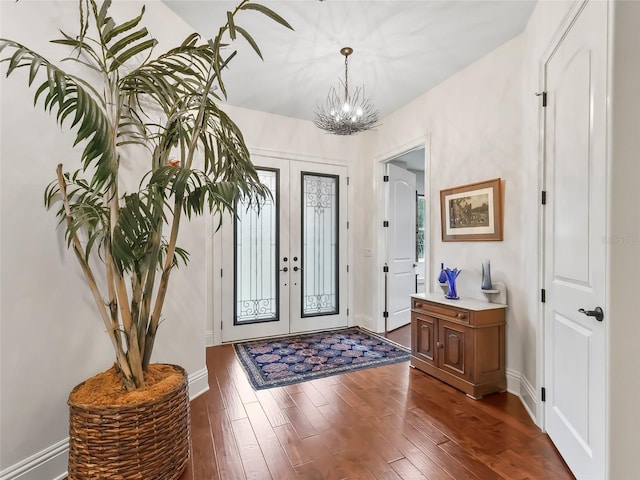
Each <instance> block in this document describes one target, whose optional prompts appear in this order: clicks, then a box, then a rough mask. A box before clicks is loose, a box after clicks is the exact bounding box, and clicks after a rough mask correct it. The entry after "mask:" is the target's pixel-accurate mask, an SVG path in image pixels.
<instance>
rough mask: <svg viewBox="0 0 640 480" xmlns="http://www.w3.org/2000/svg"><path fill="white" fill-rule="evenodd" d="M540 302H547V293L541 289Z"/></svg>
mask: <svg viewBox="0 0 640 480" xmlns="http://www.w3.org/2000/svg"><path fill="white" fill-rule="evenodd" d="M540 301H541V302H542V303H545V302H546V301H547V291H546V290H545V289H544V288H543V289H542V290H540Z"/></svg>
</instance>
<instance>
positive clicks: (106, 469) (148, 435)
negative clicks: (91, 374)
mask: <svg viewBox="0 0 640 480" xmlns="http://www.w3.org/2000/svg"><path fill="white" fill-rule="evenodd" d="M174 367H175V368H176V370H178V371H179V372H181V373H182V374H183V381H182V382H181V383H180V384H178V385H177V386H176V387H175V388H174V389H173V390H172V391H170V392H167V393H166V394H164V395H163V396H162V397H159V398H157V399H155V400H153V401H150V402H147V403H142V404H136V405H122V406H110V407H100V408H97V407H91V406H87V405H74V404H72V402H69V477H68V480H89V479H91V480H176V479H178V478H180V476H181V475H182V473H183V471H184V469H185V467H186V465H187V461H188V459H189V450H190V441H191V439H190V432H189V393H188V384H187V374H186V372H185V371H184V369H183V368H181V367H179V366H177V365H175V366H174ZM79 387H80V385H78V386H77V387H76V388H79ZM74 390H75V389H74Z"/></svg>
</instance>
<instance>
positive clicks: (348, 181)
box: [347, 177, 349, 187]
mask: <svg viewBox="0 0 640 480" xmlns="http://www.w3.org/2000/svg"><path fill="white" fill-rule="evenodd" d="M348 186H349V177H347V187H348Z"/></svg>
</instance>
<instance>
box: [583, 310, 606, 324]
mask: <svg viewBox="0 0 640 480" xmlns="http://www.w3.org/2000/svg"><path fill="white" fill-rule="evenodd" d="M578 311H579V312H580V313H584V314H585V315H586V316H587V317H596V320H597V321H599V322H601V321H602V319H603V318H604V312H603V311H602V309H601V308H600V307H596V308H595V310H585V309H584V308H581V309H579V310H578Z"/></svg>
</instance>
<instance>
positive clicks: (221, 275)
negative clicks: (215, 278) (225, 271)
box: [220, 269, 222, 278]
mask: <svg viewBox="0 0 640 480" xmlns="http://www.w3.org/2000/svg"><path fill="white" fill-rule="evenodd" d="M220 278H222V269H220Z"/></svg>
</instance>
